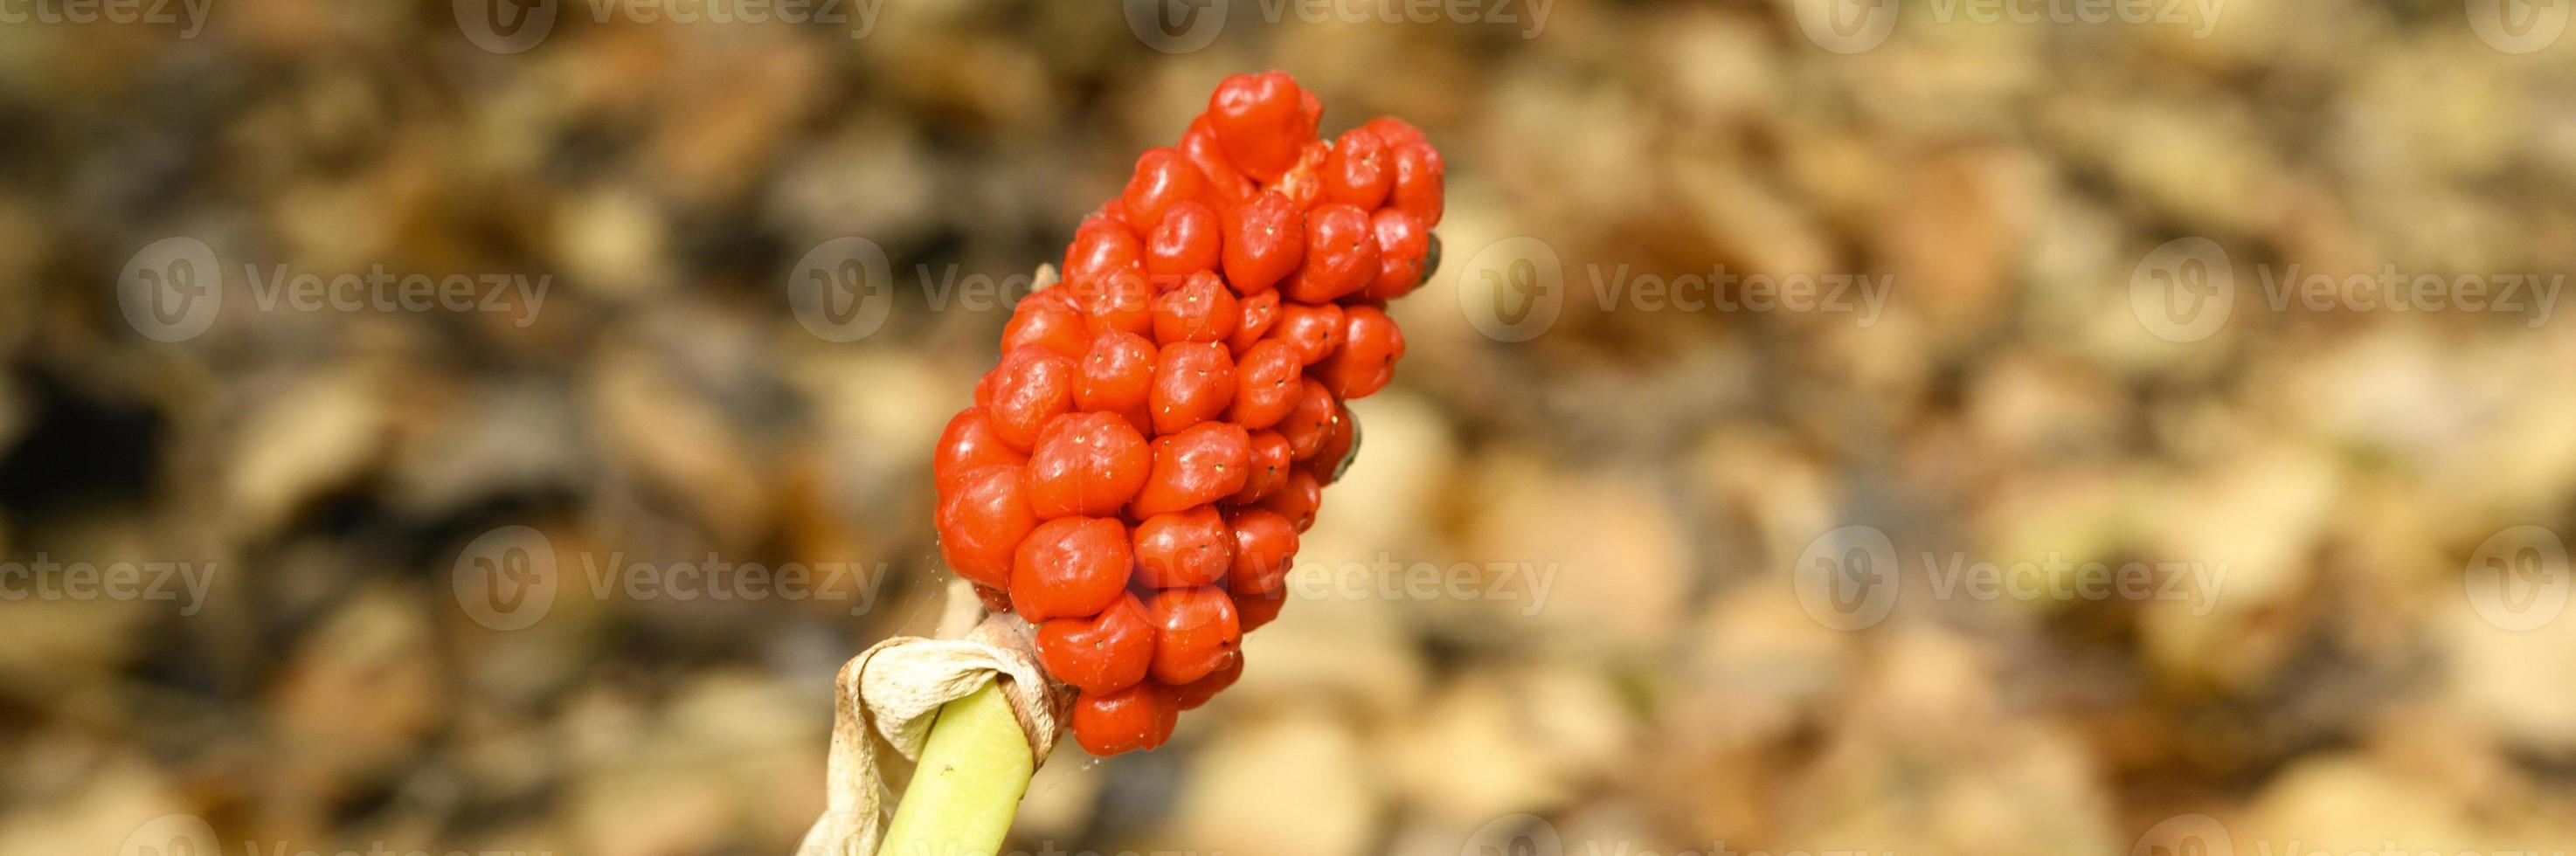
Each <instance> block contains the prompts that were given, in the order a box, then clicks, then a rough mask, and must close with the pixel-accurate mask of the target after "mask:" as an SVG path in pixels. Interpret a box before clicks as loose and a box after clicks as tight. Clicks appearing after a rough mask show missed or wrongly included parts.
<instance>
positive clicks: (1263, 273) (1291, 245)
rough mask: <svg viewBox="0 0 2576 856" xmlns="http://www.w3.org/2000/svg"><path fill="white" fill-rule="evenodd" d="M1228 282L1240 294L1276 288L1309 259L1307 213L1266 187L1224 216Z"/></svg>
mask: <svg viewBox="0 0 2576 856" xmlns="http://www.w3.org/2000/svg"><path fill="white" fill-rule="evenodd" d="M1218 256H1219V257H1220V258H1221V259H1222V260H1223V261H1224V265H1225V281H1226V282H1227V283H1229V284H1231V285H1233V286H1234V290H1235V292H1236V293H1238V294H1255V293H1259V292H1261V291H1264V290H1267V289H1269V288H1272V287H1275V286H1277V285H1278V284H1279V282H1280V280H1283V279H1286V278H1287V277H1288V275H1289V274H1290V273H1293V272H1295V271H1296V270H1297V263H1298V262H1300V261H1303V260H1305V258H1306V215H1305V212H1303V211H1300V210H1298V208H1297V204H1296V203H1294V202H1290V201H1288V197H1287V196H1286V195H1285V194H1282V193H1280V192H1279V191H1276V190H1265V191H1262V192H1261V193H1260V194H1259V195H1256V196H1254V197H1252V199H1251V201H1248V202H1245V203H1244V204H1242V205H1240V206H1237V207H1236V208H1235V209H1234V210H1233V211H1231V212H1228V213H1227V215H1226V218H1225V246H1224V248H1223V249H1222V250H1221V251H1220V252H1219V253H1218Z"/></svg>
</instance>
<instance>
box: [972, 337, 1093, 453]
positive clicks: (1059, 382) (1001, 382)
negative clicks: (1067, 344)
mask: <svg viewBox="0 0 2576 856" xmlns="http://www.w3.org/2000/svg"><path fill="white" fill-rule="evenodd" d="M1073 376H1074V363H1073V358H1071V357H1067V356H1065V355H1063V354H1059V353H1056V352H1054V351H1051V350H1048V349H1046V348H1042V347H1039V346H1036V345H1023V346H1020V347H1019V348H1016V349H1013V350H1012V351H1011V352H1010V353H1009V354H1008V355H1005V356H1004V357H1002V363H1001V365H998V366H994V367H993V371H992V373H991V374H990V375H989V377H990V378H991V380H992V387H991V389H992V397H991V400H990V401H988V402H987V403H986V404H985V408H984V409H985V413H986V414H987V415H989V416H991V417H992V419H993V433H995V434H997V435H999V436H1000V437H1001V438H1002V442H1004V443H1008V444H1010V446H1011V448H1013V449H1018V450H1022V451H1026V450H1028V449H1029V447H1031V446H1034V445H1036V444H1037V441H1038V432H1040V431H1042V430H1045V428H1046V424H1047V422H1048V421H1049V420H1052V419H1054V418H1055V417H1056V416H1058V415H1060V414H1062V413H1064V412H1065V411H1067V410H1070V409H1072V408H1073Z"/></svg>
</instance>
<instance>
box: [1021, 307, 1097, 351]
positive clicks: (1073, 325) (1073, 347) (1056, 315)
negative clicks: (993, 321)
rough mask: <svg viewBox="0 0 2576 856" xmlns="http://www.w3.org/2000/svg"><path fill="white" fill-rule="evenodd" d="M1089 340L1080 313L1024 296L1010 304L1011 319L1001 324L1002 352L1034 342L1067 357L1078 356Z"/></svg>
mask: <svg viewBox="0 0 2576 856" xmlns="http://www.w3.org/2000/svg"><path fill="white" fill-rule="evenodd" d="M1090 344H1091V331H1090V330H1089V329H1087V328H1086V327H1085V326H1084V323H1083V319H1082V313H1081V312H1079V311H1076V310H1074V309H1072V308H1071V307H1066V306H1059V305H1056V304H1054V303H1052V302H1042V301H1035V300H1024V301H1021V302H1020V305H1019V306H1017V307H1014V311H1013V312H1012V313H1011V321H1010V323H1009V324H1006V325H1004V326H1003V327H1002V353H1005V354H1007V353H1010V352H1012V351H1015V350H1018V349H1019V348H1020V346H1022V345H1036V346H1039V347H1042V348H1045V349H1047V350H1050V351H1054V352H1056V353H1059V354H1063V355H1065V356H1068V357H1079V356H1082V352H1083V350H1084V349H1085V348H1087V347H1089V346H1090Z"/></svg>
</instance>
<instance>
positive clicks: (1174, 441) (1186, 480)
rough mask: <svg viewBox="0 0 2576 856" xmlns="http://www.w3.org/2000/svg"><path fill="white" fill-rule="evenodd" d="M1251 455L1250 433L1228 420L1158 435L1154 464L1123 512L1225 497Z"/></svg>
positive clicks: (1137, 514) (1145, 512) (1146, 512)
mask: <svg viewBox="0 0 2576 856" xmlns="http://www.w3.org/2000/svg"><path fill="white" fill-rule="evenodd" d="M1251 458H1252V435H1251V434H1249V433H1246V432H1245V431H1244V430H1243V426H1241V425H1236V424H1233V423H1230V422H1203V423H1200V424H1197V425H1193V426H1190V427H1189V428H1188V429H1186V430H1183V431H1181V432H1180V433H1178V434H1173V435H1171V436H1168V437H1159V438H1156V439H1155V440H1154V469H1153V471H1152V472H1150V473H1147V474H1146V476H1145V488H1144V489H1143V490H1139V491H1137V492H1136V499H1135V501H1134V502H1130V503H1128V504H1127V515H1128V516H1129V517H1133V518H1137V519H1143V518H1147V517H1152V516H1154V515H1157V514H1166V513H1170V512H1174V511H1180V510H1182V509H1186V508H1189V507H1191V506H1197V505H1206V504H1208V503H1211V502H1215V501H1217V500H1220V499H1224V498H1225V497H1227V496H1229V495H1232V494H1233V493H1234V492H1235V491H1239V490H1242V489H1243V484H1244V481H1245V480H1246V479H1247V478H1248V477H1249V476H1250V475H1251V472H1250V470H1251V467H1250V464H1251ZM1289 478H1290V479H1291V480H1294V479H1295V478H1296V476H1295V475H1294V474H1291V475H1290V476H1289Z"/></svg>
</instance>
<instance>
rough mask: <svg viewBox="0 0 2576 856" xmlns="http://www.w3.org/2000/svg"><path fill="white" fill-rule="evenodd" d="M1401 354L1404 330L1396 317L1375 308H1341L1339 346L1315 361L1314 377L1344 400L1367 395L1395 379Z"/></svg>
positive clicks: (1402, 354) (1383, 387)
mask: <svg viewBox="0 0 2576 856" xmlns="http://www.w3.org/2000/svg"><path fill="white" fill-rule="evenodd" d="M1403 357H1404V333H1403V331H1401V330H1398V329H1396V326H1395V320H1394V319H1391V318H1388V317H1386V313H1385V312H1384V311H1381V310H1379V309H1377V308H1375V307H1370V306H1353V307H1350V308H1349V309H1345V310H1343V311H1342V346H1341V347H1340V348H1339V349H1336V350H1334V351H1333V354H1332V356H1329V357H1325V358H1324V361H1323V362H1320V363H1317V364H1315V368H1314V372H1313V374H1314V375H1315V377H1316V379H1318V380H1321V381H1323V382H1324V387H1325V388H1326V389H1330V390H1332V391H1333V394H1334V395H1337V396H1340V397H1342V398H1344V399H1352V398H1366V397H1368V396H1369V395H1370V394H1373V393H1375V392H1377V391H1378V390H1380V389H1385V388H1386V383H1387V381H1389V380H1393V379H1394V378H1395V361H1396V360H1398V359H1402V358H1403Z"/></svg>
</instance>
